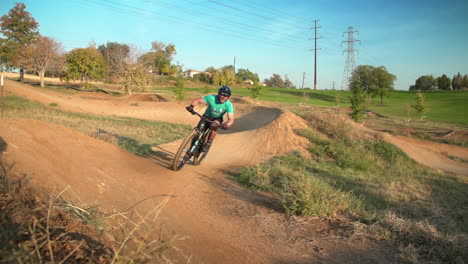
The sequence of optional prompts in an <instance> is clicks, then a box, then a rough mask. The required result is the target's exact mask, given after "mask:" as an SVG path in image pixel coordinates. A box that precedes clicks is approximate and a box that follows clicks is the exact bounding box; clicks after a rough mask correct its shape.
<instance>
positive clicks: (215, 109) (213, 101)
mask: <svg viewBox="0 0 468 264" xmlns="http://www.w3.org/2000/svg"><path fill="white" fill-rule="evenodd" d="M203 102H204V103H207V104H208V108H207V109H206V111H205V115H207V116H211V117H222V116H223V115H224V114H225V113H230V114H232V113H234V106H233V105H232V103H231V101H229V100H227V101H226V102H224V104H222V103H220V102H219V98H218V96H217V95H215V94H212V95H207V96H204V97H203Z"/></svg>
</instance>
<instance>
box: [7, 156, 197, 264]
mask: <svg viewBox="0 0 468 264" xmlns="http://www.w3.org/2000/svg"><path fill="white" fill-rule="evenodd" d="M12 168H13V166H12V165H9V166H7V165H5V164H4V163H2V162H1V160H0V180H1V183H0V256H2V259H1V260H0V262H1V263H57V264H61V263H148V262H150V263H172V256H174V255H177V256H178V259H182V260H184V262H189V260H190V257H189V256H185V255H184V254H183V252H182V251H181V250H180V249H179V248H177V247H176V246H175V244H174V243H175V242H176V241H180V240H184V239H186V238H187V237H183V236H177V235H173V234H165V233H164V230H163V229H162V228H160V227H158V226H159V220H160V219H159V216H160V213H161V210H162V209H163V207H164V205H165V204H166V203H167V201H168V199H170V197H165V198H163V199H162V200H161V199H146V200H145V201H141V202H140V203H137V204H135V205H134V206H132V207H131V208H129V209H128V210H126V211H125V212H114V213H111V214H105V213H102V212H100V211H99V210H97V208H98V207H96V206H91V207H88V208H86V207H85V206H77V205H75V204H73V203H70V202H69V200H68V199H65V198H64V194H66V192H67V189H64V190H62V191H61V192H59V193H52V194H47V193H43V192H40V191H39V190H37V189H32V188H31V187H30V186H29V184H28V182H27V178H26V177H25V176H21V177H19V176H18V175H17V174H16V173H14V172H13V170H12ZM150 198H155V197H150ZM156 200H159V201H156ZM148 201H153V203H154V205H152V206H151V205H147V206H145V207H144V208H150V209H149V210H144V211H145V214H143V215H141V214H140V213H139V212H138V210H136V207H137V206H140V205H141V204H142V203H143V202H148ZM154 201H156V202H154ZM174 252H175V253H174Z"/></svg>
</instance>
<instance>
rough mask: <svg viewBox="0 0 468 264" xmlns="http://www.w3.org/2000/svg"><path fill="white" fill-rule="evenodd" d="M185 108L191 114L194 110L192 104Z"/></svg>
mask: <svg viewBox="0 0 468 264" xmlns="http://www.w3.org/2000/svg"><path fill="white" fill-rule="evenodd" d="M185 109H187V111H189V112H190V113H192V115H193V112H194V111H193V105H189V106H187V107H185Z"/></svg>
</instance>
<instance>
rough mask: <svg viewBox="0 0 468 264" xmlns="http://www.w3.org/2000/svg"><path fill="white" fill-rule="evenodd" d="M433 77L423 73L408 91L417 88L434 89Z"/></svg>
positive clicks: (423, 89) (422, 89)
mask: <svg viewBox="0 0 468 264" xmlns="http://www.w3.org/2000/svg"><path fill="white" fill-rule="evenodd" d="M434 83H435V79H434V77H433V76H432V75H423V76H420V77H419V78H418V79H417V80H416V82H415V83H414V86H411V87H410V91H412V90H419V91H430V90H434V87H435V84H434Z"/></svg>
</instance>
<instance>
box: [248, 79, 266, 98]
mask: <svg viewBox="0 0 468 264" xmlns="http://www.w3.org/2000/svg"><path fill="white" fill-rule="evenodd" d="M262 88H263V86H261V85H260V84H259V83H258V82H254V85H253V86H252V87H249V90H250V94H251V96H252V99H254V100H257V98H258V97H259V96H260V95H261V94H262Z"/></svg>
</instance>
